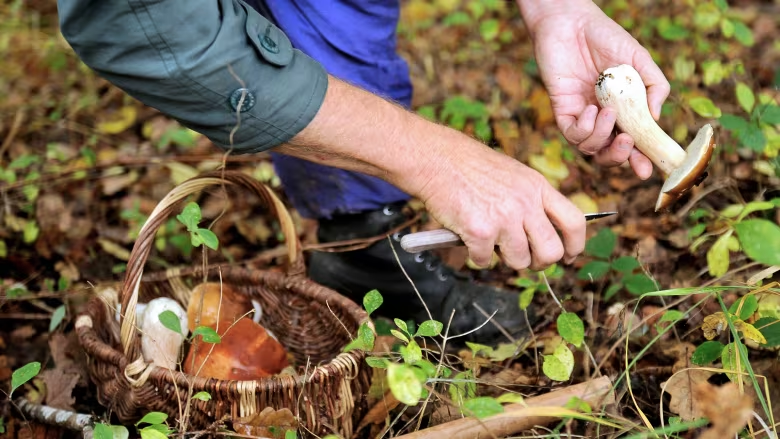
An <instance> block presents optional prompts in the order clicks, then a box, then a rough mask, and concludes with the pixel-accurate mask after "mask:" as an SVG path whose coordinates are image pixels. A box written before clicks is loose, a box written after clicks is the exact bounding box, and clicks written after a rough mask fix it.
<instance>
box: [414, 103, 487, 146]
mask: <svg viewBox="0 0 780 439" xmlns="http://www.w3.org/2000/svg"><path fill="white" fill-rule="evenodd" d="M418 113H419V114H420V115H422V116H424V117H426V118H428V119H431V120H437V118H436V109H435V107H433V106H430V105H428V106H422V107H420V108H419V109H418ZM438 120H440V121H441V122H443V123H446V124H447V125H449V126H450V127H452V128H454V129H456V130H459V131H463V130H464V129H466V125H467V124H468V123H469V122H471V123H472V124H473V130H474V135H475V136H476V137H477V138H478V139H480V140H482V141H483V142H489V141H490V140H491V139H492V138H493V129H492V128H491V127H490V112H489V111H488V109H487V106H486V105H485V104H484V103H482V102H479V101H475V100H472V99H470V98H467V97H465V96H453V97H451V98H448V99H447V100H446V101H444V103H443V104H442V107H441V111H440V112H439V115H438Z"/></svg>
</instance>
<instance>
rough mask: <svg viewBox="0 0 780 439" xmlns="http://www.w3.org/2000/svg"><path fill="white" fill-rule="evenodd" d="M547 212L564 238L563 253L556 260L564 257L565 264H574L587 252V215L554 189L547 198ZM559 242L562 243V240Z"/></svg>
mask: <svg viewBox="0 0 780 439" xmlns="http://www.w3.org/2000/svg"><path fill="white" fill-rule="evenodd" d="M545 212H547V217H548V218H549V219H550V221H552V223H553V224H554V225H555V226H556V227H557V228H558V230H559V231H560V233H561V237H563V253H562V255H560V256H559V257H558V258H557V259H556V260H559V259H561V256H562V257H563V259H564V261H565V262H567V263H570V262H572V261H573V260H574V258H575V257H577V255H579V254H580V253H582V252H583V250H585V214H584V213H582V211H581V210H580V209H578V208H577V206H575V205H574V204H573V203H572V202H571V201H569V200H568V199H567V198H566V197H564V196H563V194H561V193H560V192H558V191H556V190H555V189H553V188H552V187H550V188H549V190H548V191H547V194H546V196H545ZM556 238H557V237H556ZM557 241H558V243H560V242H561V240H560V238H558V240H557ZM552 245H554V244H552ZM548 265H549V264H548Z"/></svg>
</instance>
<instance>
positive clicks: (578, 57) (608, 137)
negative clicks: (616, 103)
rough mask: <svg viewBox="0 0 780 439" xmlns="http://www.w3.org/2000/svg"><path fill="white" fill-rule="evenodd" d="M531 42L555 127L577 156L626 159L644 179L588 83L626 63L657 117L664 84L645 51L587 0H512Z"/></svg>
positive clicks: (628, 142) (629, 144)
mask: <svg viewBox="0 0 780 439" xmlns="http://www.w3.org/2000/svg"><path fill="white" fill-rule="evenodd" d="M518 4H519V6H520V9H521V11H522V13H523V17H524V19H525V21H526V24H527V26H528V28H529V30H530V31H531V35H532V38H533V40H534V51H535V54H536V60H537V63H538V65H539V71H540V72H541V75H542V81H544V84H545V86H546V87H547V91H548V93H549V95H550V99H551V101H552V108H553V112H554V113H555V119H556V122H557V123H558V127H559V128H560V130H561V131H562V132H563V135H564V136H565V137H566V139H567V140H568V141H569V142H571V143H572V144H574V145H577V147H578V148H579V150H580V151H581V152H582V153H583V154H587V155H594V156H595V160H596V162H597V163H599V164H601V165H605V166H616V165H619V164H622V163H624V162H625V161H626V160H628V161H629V163H630V164H631V167H632V168H633V169H634V172H636V174H637V175H638V176H639V177H640V178H642V179H646V178H648V177H650V175H651V174H652V172H653V165H652V163H651V162H650V160H649V159H648V158H647V157H645V156H644V155H643V154H642V153H640V152H639V151H638V150H636V149H634V140H633V139H632V138H631V136H629V135H628V134H625V133H621V134H619V135H617V136H614V135H613V130H614V126H615V118H616V115H615V112H614V110H613V109H611V108H605V109H601V110H600V111H599V107H598V103H597V102H596V96H595V92H594V86H595V83H596V80H597V79H598V75H599V73H600V72H601V71H603V70H605V69H607V68H609V67H613V66H615V65H618V64H629V65H632V66H633V67H634V68H635V69H636V70H637V71H638V72H639V74H640V75H641V77H642V80H643V81H644V83H645V85H647V86H648V90H647V100H648V105H649V107H650V112H651V114H652V115H653V117H654V118H655V119H656V120H657V119H658V118H659V116H660V114H661V104H663V102H664V100H665V99H666V97H667V96H668V95H669V83H668V81H667V80H666V78H665V77H664V74H663V72H661V70H660V69H659V68H658V66H657V65H656V64H655V62H653V59H652V57H651V56H650V54H649V53H648V51H647V50H646V49H645V48H643V47H642V46H641V45H640V44H639V43H638V42H637V41H636V39H634V38H633V37H632V36H631V35H630V34H629V33H628V32H626V31H625V30H624V29H623V28H622V27H620V25H618V24H617V23H615V22H614V21H613V20H612V19H610V18H609V17H607V16H606V15H605V14H604V13H603V12H602V11H601V9H599V8H598V6H596V5H595V4H594V3H593V2H591V1H589V0H566V1H560V0H544V1H538V0H518Z"/></svg>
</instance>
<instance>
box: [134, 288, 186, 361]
mask: <svg viewBox="0 0 780 439" xmlns="http://www.w3.org/2000/svg"><path fill="white" fill-rule="evenodd" d="M165 311H171V312H173V313H174V314H175V315H176V317H178V318H179V323H180V325H181V328H180V332H175V331H172V330H170V329H168V328H167V327H166V326H165V325H163V324H162V322H161V321H160V317H159V315H160V314H162V313H163V312H165ZM137 319H138V321H139V322H142V323H141V324H140V325H139V327H140V328H141V352H142V353H143V356H144V361H146V362H147V363H154V364H155V365H157V366H160V367H166V368H168V369H171V370H173V369H175V368H176V363H177V362H178V359H179V350H180V349H181V345H182V343H183V342H184V338H185V336H186V334H187V313H186V312H185V311H184V308H182V306H181V305H179V303H178V302H176V301H175V300H173V299H170V298H168V297H158V298H157V299H154V300H151V301H150V302H149V303H148V304H147V305H146V308H145V309H143V312H142V313H141V314H140V315H138V317H137Z"/></svg>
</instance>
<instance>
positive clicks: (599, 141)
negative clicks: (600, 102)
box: [578, 105, 628, 161]
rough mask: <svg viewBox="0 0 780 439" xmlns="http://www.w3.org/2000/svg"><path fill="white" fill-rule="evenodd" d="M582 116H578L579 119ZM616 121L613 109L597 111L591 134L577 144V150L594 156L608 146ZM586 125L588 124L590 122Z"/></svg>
mask: <svg viewBox="0 0 780 439" xmlns="http://www.w3.org/2000/svg"><path fill="white" fill-rule="evenodd" d="M591 107H594V108H595V105H592V106H591ZM586 110H587V109H586ZM585 113H586V112H583V116H585ZM583 116H580V118H582V117H583ZM616 120H617V114H616V112H615V110H614V109H612V108H605V109H603V110H601V111H599V112H598V113H597V114H596V115H595V122H594V123H593V124H592V125H591V126H592V129H591V132H590V133H588V136H587V138H586V139H585V140H583V141H582V143H580V144H579V146H578V148H579V150H580V151H582V153H583V154H587V155H594V154H596V153H598V152H599V151H600V150H602V149H603V148H604V147H606V146H608V145H610V144H611V143H612V140H613V137H614V136H613V131H614V130H615V121H616ZM578 122H579V121H578ZM588 124H590V122H589V123H588ZM626 158H628V157H626ZM624 161H625V160H624Z"/></svg>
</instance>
